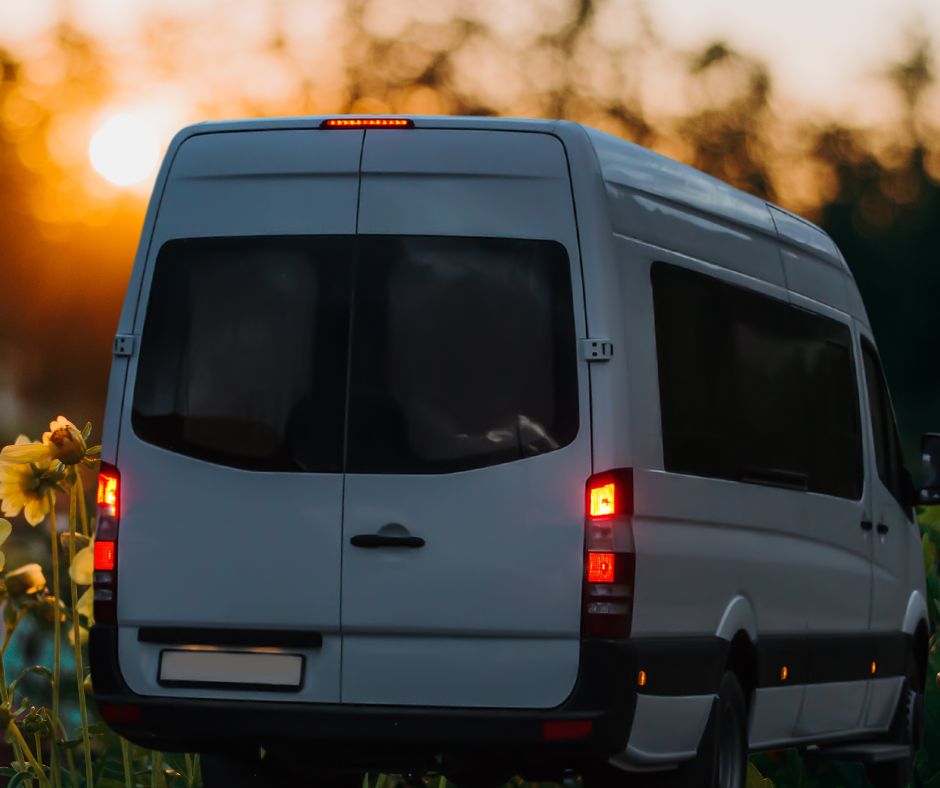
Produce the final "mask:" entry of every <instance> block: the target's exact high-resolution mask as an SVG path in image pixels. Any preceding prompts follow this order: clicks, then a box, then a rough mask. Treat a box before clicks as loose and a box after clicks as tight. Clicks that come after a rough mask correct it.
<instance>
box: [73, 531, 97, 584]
mask: <svg viewBox="0 0 940 788" xmlns="http://www.w3.org/2000/svg"><path fill="white" fill-rule="evenodd" d="M94 573H95V540H94V539H92V540H91V543H90V544H89V545H88V547H83V548H82V549H81V550H79V551H78V552H77V553H75V560H74V561H72V564H71V566H69V577H71V578H72V580H74V581H75V582H76V583H78V584H79V585H80V586H87V585H91V581H92V578H93V577H94Z"/></svg>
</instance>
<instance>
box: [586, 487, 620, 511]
mask: <svg viewBox="0 0 940 788" xmlns="http://www.w3.org/2000/svg"><path fill="white" fill-rule="evenodd" d="M588 496H589V497H590V502H589V504H588V513H589V514H590V516H591V517H611V516H612V515H615V514H617V504H616V499H617V485H616V484H614V482H607V484H599V485H597V486H595V487H591V488H590V489H589V490H588Z"/></svg>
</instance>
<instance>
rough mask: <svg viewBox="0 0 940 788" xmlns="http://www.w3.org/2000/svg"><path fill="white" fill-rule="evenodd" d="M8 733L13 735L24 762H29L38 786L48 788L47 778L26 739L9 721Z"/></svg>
mask: <svg viewBox="0 0 940 788" xmlns="http://www.w3.org/2000/svg"><path fill="white" fill-rule="evenodd" d="M9 731H10V733H11V734H13V741H15V742H16V743H17V744H18V745H19V746H20V749H21V750H22V751H23V754H24V755H25V756H26V760H27V761H28V762H29V765H30V766H32V767H33V771H34V772H35V773H36V779H37V780H39V784H40V785H41V786H43V788H48V786H49V778H48V777H46V773H45V772H44V771H43V770H42V767H41V766H40V765H39V763H38V762H37V761H36V758H35V757H34V756H33V753H32V751H31V750H30V749H29V745H28V744H27V743H26V739H24V738H23V734H22V733H20V729H19V728H17V727H16V723H15V722H13V721H12V720H11V721H10V727H9Z"/></svg>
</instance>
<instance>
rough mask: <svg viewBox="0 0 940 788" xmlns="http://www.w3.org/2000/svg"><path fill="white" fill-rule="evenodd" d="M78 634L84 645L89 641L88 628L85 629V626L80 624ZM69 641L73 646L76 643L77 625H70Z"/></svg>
mask: <svg viewBox="0 0 940 788" xmlns="http://www.w3.org/2000/svg"><path fill="white" fill-rule="evenodd" d="M78 636H79V642H80V643H81V645H83V646H84V645H85V644H86V643H87V642H88V630H87V629H85V627H83V626H81V625H79V627H78ZM69 643H71V644H72V645H73V646H74V645H75V627H69Z"/></svg>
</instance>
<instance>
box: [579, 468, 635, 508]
mask: <svg viewBox="0 0 940 788" xmlns="http://www.w3.org/2000/svg"><path fill="white" fill-rule="evenodd" d="M585 492H586V495H585V501H584V513H585V515H586V516H587V517H589V518H590V519H592V520H604V519H607V518H610V517H618V516H621V515H631V514H633V471H632V470H631V469H630V468H618V469H616V470H613V471H606V472H605V473H597V474H595V475H594V476H592V477H591V478H590V479H588V481H587V488H586V490H585Z"/></svg>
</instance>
